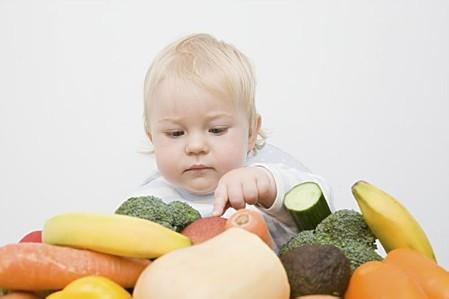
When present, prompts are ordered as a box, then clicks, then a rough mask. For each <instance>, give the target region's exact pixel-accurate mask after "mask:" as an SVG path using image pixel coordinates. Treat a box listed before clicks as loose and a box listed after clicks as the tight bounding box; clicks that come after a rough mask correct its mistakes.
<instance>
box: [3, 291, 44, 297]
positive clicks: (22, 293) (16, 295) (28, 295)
mask: <svg viewBox="0 0 449 299" xmlns="http://www.w3.org/2000/svg"><path fill="white" fill-rule="evenodd" d="M0 299H39V297H38V296H37V295H35V294H31V293H26V292H12V293H9V294H6V295H3V296H0Z"/></svg>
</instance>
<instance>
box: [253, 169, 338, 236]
mask: <svg viewBox="0 0 449 299" xmlns="http://www.w3.org/2000/svg"><path fill="white" fill-rule="evenodd" d="M252 166H259V167H264V168H266V169H267V170H268V171H269V172H270V173H271V174H272V176H273V178H274V181H275V184H276V190H277V192H276V198H275V199H274V201H273V204H272V205H271V206H270V207H266V206H263V205H260V204H258V206H259V208H260V209H261V210H262V211H264V212H265V213H267V214H268V215H270V216H272V217H273V218H276V219H277V220H278V221H279V222H281V223H283V224H284V225H286V226H288V227H290V228H294V229H296V226H295V224H294V221H293V219H292V217H291V215H290V214H289V212H288V211H287V209H286V208H285V207H284V205H283V203H284V202H283V201H284V196H285V194H286V193H287V192H288V191H289V190H290V189H291V188H292V187H293V186H295V185H297V184H299V183H304V182H314V183H317V184H318V185H319V186H320V188H321V190H322V192H323V195H324V197H325V199H326V200H327V202H328V204H329V207H330V208H331V210H333V201H332V192H331V188H330V186H329V185H328V184H327V182H326V181H325V180H324V179H323V178H321V177H320V176H317V175H314V174H312V173H310V172H308V171H304V170H300V169H297V168H292V167H288V166H287V165H285V164H282V163H256V164H253V165H252Z"/></svg>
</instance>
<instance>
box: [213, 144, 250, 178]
mask: <svg viewBox="0 0 449 299" xmlns="http://www.w3.org/2000/svg"><path fill="white" fill-rule="evenodd" d="M218 159H219V160H220V164H221V168H222V169H224V170H225V172H228V171H230V170H232V169H235V168H239V167H242V166H243V164H244V163H245V159H246V152H245V150H243V149H242V148H239V147H238V146H232V145H227V146H226V150H224V151H223V152H222V153H220V156H219V158H218Z"/></svg>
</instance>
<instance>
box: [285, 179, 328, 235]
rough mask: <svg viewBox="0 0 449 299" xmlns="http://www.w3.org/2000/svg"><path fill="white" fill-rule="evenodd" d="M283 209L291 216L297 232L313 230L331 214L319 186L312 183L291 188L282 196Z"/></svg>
mask: <svg viewBox="0 0 449 299" xmlns="http://www.w3.org/2000/svg"><path fill="white" fill-rule="evenodd" d="M284 207H285V208H286V209H287V210H288V211H289V212H290V214H291V215H292V217H293V220H294V221H295V223H296V226H297V227H298V230H299V231H303V230H310V229H315V227H316V226H317V225H318V224H319V223H320V222H321V221H322V220H323V219H324V218H326V217H327V216H329V215H330V214H331V210H330V208H329V205H328V204H327V201H326V199H325V198H324V195H323V192H322V191H321V188H320V186H318V184H316V183H313V182H306V183H301V184H298V185H295V186H294V187H292V188H291V189H290V191H288V192H287V194H285V196H284Z"/></svg>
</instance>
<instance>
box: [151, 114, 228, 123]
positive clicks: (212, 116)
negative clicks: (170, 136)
mask: <svg viewBox="0 0 449 299" xmlns="http://www.w3.org/2000/svg"><path fill="white" fill-rule="evenodd" d="M204 118H205V119H206V121H211V120H215V119H217V118H232V114H229V113H223V112H218V113H216V112H213V113H207V114H205V115H204ZM182 119H183V118H182V117H176V116H171V117H164V118H161V119H158V120H157V122H158V123H164V122H170V123H180V122H182Z"/></svg>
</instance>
